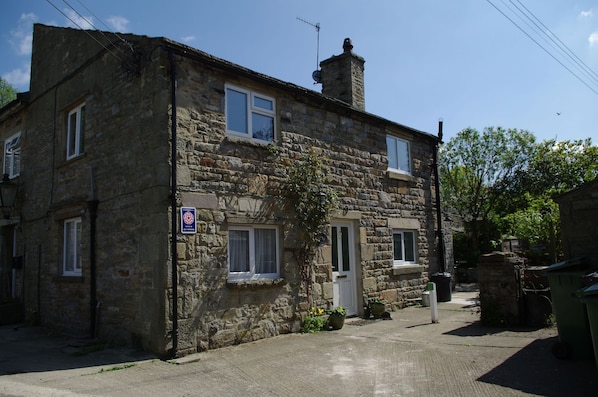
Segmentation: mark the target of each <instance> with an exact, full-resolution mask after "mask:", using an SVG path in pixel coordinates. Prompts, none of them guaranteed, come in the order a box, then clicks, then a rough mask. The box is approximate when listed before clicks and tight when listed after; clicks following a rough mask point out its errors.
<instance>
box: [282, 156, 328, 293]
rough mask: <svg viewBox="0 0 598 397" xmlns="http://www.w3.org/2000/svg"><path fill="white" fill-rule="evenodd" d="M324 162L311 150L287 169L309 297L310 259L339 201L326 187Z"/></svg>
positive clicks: (287, 184)
mask: <svg viewBox="0 0 598 397" xmlns="http://www.w3.org/2000/svg"><path fill="white" fill-rule="evenodd" d="M329 172H330V170H329V167H328V164H327V158H326V157H324V156H323V155H322V154H319V153H316V151H315V150H314V149H313V148H311V149H310V150H309V151H307V152H305V153H304V154H303V156H302V157H301V160H300V161H298V162H296V163H294V164H292V165H291V166H289V170H288V175H287V180H286V192H287V198H288V200H289V203H290V204H291V206H292V208H293V210H294V213H295V217H296V228H297V234H298V236H299V241H300V243H299V244H300V246H299V255H298V256H299V262H300V265H301V272H302V278H303V280H304V282H305V283H306V291H307V294H308V300H309V296H310V289H311V288H310V286H311V273H312V271H311V270H312V265H313V258H314V255H315V251H316V249H317V247H318V246H319V245H320V243H321V241H322V240H323V238H322V237H323V236H325V235H326V232H327V230H326V228H327V226H328V223H329V222H330V218H331V215H332V213H333V211H335V210H336V209H337V208H338V206H339V205H338V203H339V198H338V195H337V193H336V191H335V190H334V189H333V188H332V187H331V186H330V185H329V180H328V174H329Z"/></svg>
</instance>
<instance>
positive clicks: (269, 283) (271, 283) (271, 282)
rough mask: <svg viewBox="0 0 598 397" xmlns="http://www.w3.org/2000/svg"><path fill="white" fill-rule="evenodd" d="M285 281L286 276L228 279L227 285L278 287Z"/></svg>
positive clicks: (243, 287) (248, 287) (246, 287)
mask: <svg viewBox="0 0 598 397" xmlns="http://www.w3.org/2000/svg"><path fill="white" fill-rule="evenodd" d="M284 283H285V279H284V278H274V279H259V280H228V281H227V282H226V286H227V287H228V288H234V289H253V288H261V287H277V286H279V285H283V284H284Z"/></svg>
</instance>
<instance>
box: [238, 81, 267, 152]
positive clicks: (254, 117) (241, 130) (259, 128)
mask: <svg viewBox="0 0 598 397" xmlns="http://www.w3.org/2000/svg"><path fill="white" fill-rule="evenodd" d="M275 112H276V104H275V101H274V98H270V97H268V96H265V95H262V94H258V93H256V92H252V91H248V90H245V89H242V88H238V87H234V86H229V85H227V86H226V131H227V133H229V134H231V135H236V136H242V137H245V138H249V139H255V140H258V141H264V142H272V140H274V125H275V124H274V115H275Z"/></svg>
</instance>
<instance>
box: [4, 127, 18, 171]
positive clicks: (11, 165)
mask: <svg viewBox="0 0 598 397" xmlns="http://www.w3.org/2000/svg"><path fill="white" fill-rule="evenodd" d="M20 173H21V133H20V132H19V133H17V134H15V135H13V136H11V137H10V138H8V139H7V140H6V141H4V170H3V174H8V177H9V178H16V177H17V176H19V174H20Z"/></svg>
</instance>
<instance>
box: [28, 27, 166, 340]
mask: <svg viewBox="0 0 598 397" xmlns="http://www.w3.org/2000/svg"><path fill="white" fill-rule="evenodd" d="M88 34H90V33H89V32H83V31H78V30H73V29H60V28H52V27H46V26H42V25H36V26H35V30H34V47H33V54H32V81H31V92H30V102H29V106H28V109H27V114H28V119H27V129H26V133H25V135H24V139H23V155H22V164H23V170H22V173H21V178H20V186H19V189H20V190H19V195H20V196H19V197H20V203H21V208H20V213H21V217H22V224H21V226H22V227H21V229H20V230H21V234H20V235H19V236H18V241H19V248H18V249H19V251H20V253H21V254H22V255H24V258H25V264H24V268H25V269H26V271H27V277H26V283H25V298H26V304H27V307H28V308H31V309H32V310H37V311H39V313H40V322H41V324H42V325H44V326H47V327H49V328H55V329H58V330H60V331H63V332H68V333H69V334H74V335H81V336H87V335H90V334H92V333H94V332H95V330H92V329H91V324H92V317H96V313H95V312H96V307H93V306H94V305H93V304H92V297H91V290H92V286H91V282H92V279H93V280H94V281H95V283H96V292H97V301H98V303H99V307H98V309H97V311H98V316H97V317H96V319H97V331H98V333H99V334H98V336H99V337H100V338H103V339H105V340H108V341H110V342H111V343H117V344H123V343H124V344H132V345H139V346H140V347H143V348H145V349H148V350H153V351H157V352H161V351H164V350H165V348H166V347H165V346H166V339H165V333H166V331H165V328H166V324H165V318H166V307H165V301H166V285H167V282H168V281H169V279H168V276H167V274H168V273H167V263H168V257H169V256H168V252H169V250H168V244H169V238H168V225H169V222H168V219H169V218H168V205H169V201H168V197H169V194H170V188H169V186H170V177H169V174H170V165H169V131H168V106H169V103H170V96H169V86H170V84H169V78H168V76H167V75H165V73H164V71H163V70H162V69H161V68H160V64H159V63H154V62H149V57H151V56H155V55H156V53H155V52H154V53H153V54H152V53H151V52H149V51H150V50H151V49H152V48H155V47H156V46H159V42H158V41H152V40H151V39H147V38H141V37H135V38H131V37H130V36H127V38H128V39H132V40H133V41H134V43H135V44H136V45H138V46H139V47H138V48H145V49H146V50H147V51H148V52H145V51H144V54H145V56H147V57H148V59H146V62H145V63H144V68H143V70H142V71H140V74H139V75H138V74H136V73H131V70H130V69H128V66H129V65H128V63H126V62H125V61H126V59H123V62H121V60H119V59H116V58H115V57H114V56H113V55H111V53H109V52H108V51H106V50H105V49H104V48H102V47H101V46H100V45H99V44H97V43H96V42H95V41H94V40H92V39H91V38H89V36H88ZM91 34H96V33H91ZM97 34H98V35H99V33H97ZM100 36H101V35H100ZM83 102H85V105H86V122H85V125H86V128H85V131H84V136H83V142H84V143H83V152H84V153H83V155H81V156H79V157H76V158H74V159H72V160H66V149H65V148H66V129H67V127H66V126H67V115H68V112H69V110H70V109H72V107H73V106H75V105H77V104H80V103H83ZM92 186H93V189H92ZM94 198H95V199H96V200H97V202H98V207H97V229H96V231H95V236H96V254H95V259H96V268H97V269H96V272H95V274H92V273H91V269H90V258H91V256H92V252H91V251H90V249H91V244H90V243H91V238H92V230H91V222H90V221H91V218H90V211H89V202H90V201H91V200H93V199H94ZM72 217H81V220H82V231H81V232H82V233H81V235H82V245H81V247H80V249H81V255H82V269H83V273H82V275H81V276H80V277H65V276H63V275H62V262H63V257H62V251H63V242H64V236H63V222H64V220H65V219H68V218H72Z"/></svg>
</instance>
